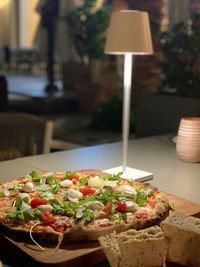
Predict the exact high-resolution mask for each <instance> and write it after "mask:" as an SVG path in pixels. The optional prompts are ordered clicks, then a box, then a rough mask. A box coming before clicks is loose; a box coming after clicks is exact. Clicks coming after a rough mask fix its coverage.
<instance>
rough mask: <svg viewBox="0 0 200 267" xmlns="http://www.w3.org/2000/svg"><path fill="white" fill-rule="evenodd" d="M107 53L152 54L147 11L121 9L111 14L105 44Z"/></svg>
mask: <svg viewBox="0 0 200 267" xmlns="http://www.w3.org/2000/svg"><path fill="white" fill-rule="evenodd" d="M105 53H107V54H125V53H131V54H135V55H140V54H141V55H143V54H152V53H153V48H152V40H151V31H150V26H149V18H148V13H147V12H143V11H133V10H123V11H118V12H114V13H113V14H112V16H111V20H110V25H109V28H108V32H107V40H106V46H105Z"/></svg>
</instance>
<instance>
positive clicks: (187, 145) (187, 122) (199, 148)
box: [176, 117, 200, 162]
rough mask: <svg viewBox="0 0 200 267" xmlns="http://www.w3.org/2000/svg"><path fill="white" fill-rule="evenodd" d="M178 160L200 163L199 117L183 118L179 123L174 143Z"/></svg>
mask: <svg viewBox="0 0 200 267" xmlns="http://www.w3.org/2000/svg"><path fill="white" fill-rule="evenodd" d="M176 151H177V154H178V156H179V158H180V159H182V160H184V161H187V162H200V117H185V118H182V119H181V121H180V125H179V129H178V136H177V142H176Z"/></svg>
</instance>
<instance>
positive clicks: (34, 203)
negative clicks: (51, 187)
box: [31, 197, 48, 208]
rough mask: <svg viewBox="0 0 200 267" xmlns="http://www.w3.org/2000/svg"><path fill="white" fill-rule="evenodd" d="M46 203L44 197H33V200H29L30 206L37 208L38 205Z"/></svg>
mask: <svg viewBox="0 0 200 267" xmlns="http://www.w3.org/2000/svg"><path fill="white" fill-rule="evenodd" d="M46 204H48V201H47V200H46V199H42V198H40V197H38V198H34V199H33V200H31V207H32V208H37V207H38V206H40V205H46Z"/></svg>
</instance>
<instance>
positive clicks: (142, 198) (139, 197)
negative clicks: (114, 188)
mask: <svg viewBox="0 0 200 267" xmlns="http://www.w3.org/2000/svg"><path fill="white" fill-rule="evenodd" d="M136 192H137V193H136V197H135V202H136V203H137V204H138V205H139V206H142V205H145V204H147V196H146V195H145V194H144V192H143V191H141V190H137V191H136Z"/></svg>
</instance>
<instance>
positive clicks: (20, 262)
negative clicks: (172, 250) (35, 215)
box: [0, 193, 200, 267]
mask: <svg viewBox="0 0 200 267" xmlns="http://www.w3.org/2000/svg"><path fill="white" fill-rule="evenodd" d="M166 195H167V197H168V199H169V202H170V204H172V205H173V206H174V209H175V210H176V211H177V212H180V213H183V214H185V215H194V216H200V205H199V204H196V203H193V202H191V201H188V200H185V199H183V198H180V197H177V196H174V195H171V194H168V193H166ZM10 255H12V256H10ZM0 258H2V259H4V258H5V259H11V262H13V261H12V260H13V259H14V266H28V267H31V266H34V267H39V266H56V267H63V266H66V267H73V266H79V267H84V266H87V267H89V266H94V265H96V264H98V263H101V262H103V261H105V260H106V258H105V255H104V253H103V251H102V250H101V248H100V247H99V244H98V242H96V241H94V242H93V241H91V242H70V243H69V244H67V245H65V246H63V247H61V248H58V249H55V248H45V250H44V251H41V250H40V249H39V248H38V247H37V246H36V245H32V244H27V243H24V242H19V241H18V242H16V241H14V240H13V239H11V238H9V237H8V236H6V235H3V234H0ZM106 266H108V265H106ZM170 266H171V265H170Z"/></svg>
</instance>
